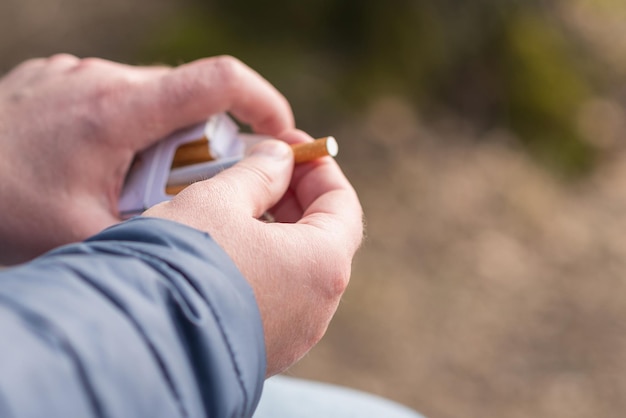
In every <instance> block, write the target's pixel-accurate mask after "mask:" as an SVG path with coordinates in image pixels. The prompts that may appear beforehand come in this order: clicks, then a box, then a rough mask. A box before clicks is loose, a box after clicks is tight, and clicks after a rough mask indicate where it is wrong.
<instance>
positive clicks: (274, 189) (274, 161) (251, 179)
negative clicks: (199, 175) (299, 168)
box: [209, 140, 293, 218]
mask: <svg viewBox="0 0 626 418" xmlns="http://www.w3.org/2000/svg"><path fill="white" fill-rule="evenodd" d="M292 170H293V153H292V151H291V148H290V147H289V146H288V145H287V144H286V143H284V142H282V141H277V140H269V141H263V142H261V143H259V144H257V145H256V146H255V147H254V148H252V150H251V152H250V154H249V155H248V156H247V157H246V158H244V159H243V160H241V161H240V162H239V163H237V164H236V165H234V166H233V167H232V168H230V169H228V170H225V171H223V172H222V173H220V174H218V175H217V176H215V177H213V179H211V180H209V182H212V184H211V187H212V189H213V190H216V191H218V193H220V199H221V200H222V201H225V202H229V204H230V205H232V206H233V207H237V208H239V209H240V210H241V211H243V212H244V213H247V214H249V215H250V216H252V217H254V218H259V217H260V216H261V215H263V213H265V212H266V211H267V210H268V209H269V208H271V207H272V206H274V205H275V204H276V203H277V202H278V201H279V200H280V199H281V197H282V196H283V195H284V193H285V191H286V190H287V187H288V186H289V181H290V179H291V173H292Z"/></svg>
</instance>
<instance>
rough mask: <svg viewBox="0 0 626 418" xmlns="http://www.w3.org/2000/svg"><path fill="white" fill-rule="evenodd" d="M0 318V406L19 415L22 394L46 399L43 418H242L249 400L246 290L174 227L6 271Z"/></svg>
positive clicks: (257, 337) (108, 234)
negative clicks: (100, 416) (86, 415)
mask: <svg viewBox="0 0 626 418" xmlns="http://www.w3.org/2000/svg"><path fill="white" fill-rule="evenodd" d="M0 310H2V311H3V315H1V317H2V318H3V321H0V341H1V342H0V347H1V349H0V352H1V353H7V355H2V356H1V357H0V363H3V364H2V365H1V366H0V367H2V370H3V373H2V375H1V376H0V396H2V393H4V396H2V397H4V398H5V399H8V400H9V401H10V403H9V409H10V410H13V411H16V413H17V410H18V409H19V408H26V410H28V408H33V407H34V406H33V405H32V402H30V403H29V402H28V398H29V396H25V395H24V394H25V393H31V394H32V397H35V396H37V397H41V395H40V394H41V393H46V396H45V400H46V401H47V402H37V408H42V409H41V412H46V413H45V415H46V416H56V415H55V413H57V414H58V416H77V415H76V412H81V411H86V410H87V411H90V413H92V414H93V415H97V413H98V412H97V411H98V410H100V411H103V412H104V415H107V416H108V415H111V416H161V415H162V416H178V415H181V416H203V415H205V414H206V415H208V416H249V415H251V413H252V411H253V409H254V406H255V405H256V402H257V400H258V396H259V394H260V388H261V385H262V381H263V376H264V374H265V351H264V345H263V333H262V328H261V322H260V317H259V313H258V309H257V307H256V303H255V301H254V297H253V294H252V290H251V289H250V288H249V286H248V284H247V282H246V281H245V280H244V278H243V277H241V275H240V273H239V272H238V270H237V269H236V267H235V266H234V265H233V264H232V262H231V261H230V259H229V258H228V257H227V256H226V255H225V253H224V252H223V251H222V250H221V249H220V248H219V247H218V246H217V245H216V244H215V243H214V242H213V241H212V240H211V239H210V238H209V237H208V236H206V235H205V234H202V233H200V232H197V231H194V230H191V229H188V228H186V227H183V226H181V225H178V224H174V223H170V222H167V221H159V220H154V219H145V218H144V219H137V220H133V221H130V222H127V223H126V224H122V225H120V226H116V227H113V228H111V229H109V230H107V231H105V232H103V233H101V234H99V235H97V236H96V237H94V238H92V239H90V240H89V241H87V242H85V243H82V244H76V245H71V246H67V247H63V248H61V249H59V250H56V251H54V252H52V253H49V254H47V255H45V256H43V257H41V258H39V259H37V260H35V261H34V262H32V263H30V264H28V265H26V266H23V267H20V268H17V269H13V270H8V271H5V272H3V273H2V274H1V275H0ZM4 318H8V319H7V320H4ZM31 353H32V355H31ZM25 357H26V358H28V359H29V360H32V361H28V362H27V363H26V364H25V362H24V361H23V360H22V361H21V363H20V366H19V367H16V368H15V369H14V370H15V371H14V372H13V373H11V372H7V370H12V369H11V368H10V367H9V365H10V364H12V363H11V362H12V361H13V362H15V361H18V360H13V358H15V359H24V358H25ZM24 368H26V369H27V370H24ZM46 382H50V384H46ZM42 385H43V387H42ZM17 394H20V395H19V396H18V395H17ZM21 400H24V402H22V401H21ZM71 402H73V403H71ZM73 407H75V408H76V409H73ZM67 408H70V409H67ZM57 411H58V412H57ZM36 412H37V411H33V413H34V414H35V413H36ZM26 415H27V414H26ZM79 415H80V414H79ZM81 416H82V415H81Z"/></svg>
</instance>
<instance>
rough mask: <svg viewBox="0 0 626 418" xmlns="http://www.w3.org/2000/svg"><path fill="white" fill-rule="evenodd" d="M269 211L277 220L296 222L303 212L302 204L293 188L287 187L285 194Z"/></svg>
mask: <svg viewBox="0 0 626 418" xmlns="http://www.w3.org/2000/svg"><path fill="white" fill-rule="evenodd" d="M269 212H270V214H271V215H272V217H273V218H274V219H275V220H276V222H281V223H296V222H298V221H299V220H300V219H301V218H302V214H303V210H302V206H300V202H298V199H297V197H296V195H295V193H294V191H293V190H292V189H287V191H286V192H285V194H284V196H283V197H282V198H281V199H280V201H279V202H278V203H277V204H276V205H274V206H273V207H272V208H271V209H270V210H269Z"/></svg>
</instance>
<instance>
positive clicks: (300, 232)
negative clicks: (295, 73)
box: [0, 55, 363, 376]
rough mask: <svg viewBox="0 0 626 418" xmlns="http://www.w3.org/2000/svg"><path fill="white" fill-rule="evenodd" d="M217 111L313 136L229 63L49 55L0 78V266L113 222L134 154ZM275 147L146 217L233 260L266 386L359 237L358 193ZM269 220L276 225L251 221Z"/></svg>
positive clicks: (334, 293) (250, 74)
mask: <svg viewBox="0 0 626 418" xmlns="http://www.w3.org/2000/svg"><path fill="white" fill-rule="evenodd" d="M223 111H229V112H230V113H231V114H232V115H234V116H235V117H236V118H238V119H239V120H240V121H242V122H244V123H247V124H249V125H251V126H252V128H253V129H254V130H255V131H256V132H259V133H263V134H268V135H272V136H274V137H276V138H278V139H281V140H282V141H285V142H286V143H298V142H303V141H311V140H312V139H311V137H310V136H309V135H307V134H305V133H303V132H301V131H298V130H296V129H295V127H294V122H293V115H292V113H291V109H290V106H289V104H288V102H287V100H286V99H285V98H284V97H283V96H282V95H281V94H280V93H279V92H278V91H277V90H276V89H275V88H274V87H272V86H271V85H270V84H269V83H268V82H267V81H265V80H264V79H263V78H262V77H261V76H259V75H258V74H257V73H256V72H254V71H253V70H251V69H250V68H248V67H247V66H245V65H244V64H242V63H241V62H239V61H238V60H236V59H234V58H232V57H214V58H208V59H204V60H200V61H196V62H193V63H190V64H186V65H183V66H180V67H177V68H167V67H133V66H127V65H122V64H117V63H113V62H109V61H105V60H100V59H83V60H80V59H78V58H76V57H73V56H70V55H57V56H53V57H51V58H47V59H35V60H30V61H27V62H25V63H23V64H21V65H20V66H18V67H16V68H15V69H14V70H13V71H12V72H10V73H9V74H7V75H6V76H5V77H4V78H3V79H1V80H0V147H1V149H2V153H0V178H2V181H1V182H0V213H2V214H3V222H2V223H0V257H1V259H0V262H1V263H6V264H11V263H17V262H26V261H28V260H29V259H31V258H33V257H35V256H37V255H39V254H41V253H42V252H44V251H47V250H50V249H52V248H54V247H56V246H58V245H61V244H66V243H70V242H75V241H80V240H83V239H85V238H87V237H89V236H91V235H93V234H95V233H97V232H99V231H101V230H102V229H103V228H105V227H107V226H110V225H113V224H115V223H118V222H120V220H119V217H118V213H117V203H118V197H119V192H120V188H121V185H122V182H123V179H124V177H125V175H126V172H127V170H128V168H129V165H130V163H131V161H132V158H133V156H134V155H135V154H136V153H137V152H138V151H140V150H142V149H144V148H146V147H147V146H149V145H150V144H152V143H154V141H156V140H158V139H160V138H163V137H165V136H167V135H168V134H169V133H171V132H173V131H174V130H176V129H180V128H182V127H185V126H188V125H191V124H193V123H197V122H199V121H202V120H204V119H206V117H208V116H209V115H211V114H214V113H217V112H223ZM282 141H267V142H264V143H261V144H259V145H258V146H257V148H256V149H255V152H253V153H252V155H250V156H249V157H248V158H246V159H244V160H243V161H241V162H240V163H239V164H237V165H236V166H235V167H233V168H231V169H228V170H226V171H224V172H223V173H222V174H220V175H218V176H216V177H214V178H213V179H210V180H207V181H204V182H199V183H195V184H194V185H193V186H191V187H189V188H187V189H186V190H184V191H183V192H181V193H180V194H179V195H178V196H177V197H176V198H174V199H173V200H172V201H171V202H167V203H163V204H160V205H157V206H155V207H154V208H151V209H149V210H148V211H147V212H146V213H145V216H152V217H159V218H166V219H170V220H174V221H178V222H181V223H184V224H187V225H190V226H192V227H194V228H197V229H200V230H202V231H205V232H208V233H209V234H211V235H212V236H213V238H214V239H215V240H216V241H217V242H218V243H219V244H220V245H221V246H222V247H223V248H224V249H225V250H226V252H227V253H228V254H229V255H230V256H231V257H232V259H233V260H234V261H235V263H236V264H237V266H238V267H239V269H240V270H241V271H242V273H243V274H244V276H245V277H246V279H247V280H248V281H249V283H250V284H251V286H252V288H253V290H254V292H255V296H256V299H257V302H258V305H259V309H260V311H261V316H262V319H263V327H264V332H265V343H266V349H267V360H268V369H267V375H268V376H269V375H272V374H275V373H278V372H280V371H282V370H284V369H286V368H287V367H289V366H290V365H292V364H293V363H294V362H295V361H297V360H298V359H299V358H301V357H302V356H303V355H304V354H305V353H306V352H308V351H309V350H310V349H311V347H312V346H313V345H315V343H317V342H318V341H319V339H320V338H321V337H322V336H323V334H324V332H325V331H326V328H327V326H328V323H329V321H330V320H331V318H332V316H333V314H334V312H335V310H336V308H337V304H338V303H339V299H340V297H341V295H342V294H343V292H344V290H345V288H346V286H347V284H348V280H349V277H350V268H351V263H352V259H353V257H354V254H355V252H356V250H357V249H358V247H359V245H360V243H361V240H362V236H363V231H362V214H361V206H360V204H359V200H358V197H357V195H356V193H355V191H354V189H353V188H352V186H351V185H350V183H349V182H348V180H347V179H346V178H345V176H344V175H343V173H342V172H341V169H340V168H339V166H338V165H337V163H336V162H335V161H334V160H333V159H332V158H330V157H325V158H322V159H320V160H317V161H315V162H312V163H307V164H303V165H301V166H298V167H296V168H295V169H294V167H293V155H292V153H291V150H290V148H289V147H288V146H287V145H286V143H285V142H282ZM268 210H270V211H271V213H272V215H273V216H274V218H275V219H276V222H275V223H265V222H263V221H260V220H259V219H258V218H259V217H261V215H262V214H263V213H264V212H266V211H268Z"/></svg>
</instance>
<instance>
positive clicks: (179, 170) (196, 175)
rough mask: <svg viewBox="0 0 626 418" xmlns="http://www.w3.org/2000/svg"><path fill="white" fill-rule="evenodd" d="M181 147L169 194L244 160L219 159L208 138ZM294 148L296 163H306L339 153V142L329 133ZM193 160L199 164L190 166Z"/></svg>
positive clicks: (169, 186) (176, 192) (173, 169)
mask: <svg viewBox="0 0 626 418" xmlns="http://www.w3.org/2000/svg"><path fill="white" fill-rule="evenodd" d="M201 141H202V142H201ZM183 147H184V146H183ZM183 147H181V148H183ZM181 148H179V149H178V150H177V151H176V155H175V157H174V163H173V164H172V171H171V172H170V176H169V178H168V182H167V186H166V187H165V193H167V194H169V195H175V194H178V193H179V192H180V191H181V190H183V189H184V188H185V187H187V186H189V185H190V184H191V183H194V182H196V181H199V180H204V179H207V178H210V177H213V176H214V175H216V174H218V173H219V172H220V171H223V170H225V169H227V168H229V167H232V166H233V165H235V164H236V163H237V162H239V161H240V160H241V158H229V159H225V160H223V161H220V160H215V159H214V158H213V157H212V156H210V154H209V152H208V147H207V143H206V140H200V141H196V142H193V143H190V144H189V146H188V147H187V149H186V150H183V152H182V153H180V156H179V152H180V149H181ZM291 149H292V151H293V158H294V163H295V164H302V163H307V162H310V161H313V160H316V159H318V158H322V157H326V156H330V157H335V156H337V153H338V152H339V145H338V144H337V140H335V138H334V137H332V136H326V137H323V138H318V139H316V140H314V141H312V142H302V143H299V144H294V145H292V146H291ZM194 151H198V154H195V155H194ZM207 156H208V158H207ZM197 163H200V164H197ZM189 164H195V165H194V166H189ZM185 166H187V167H185Z"/></svg>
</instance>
